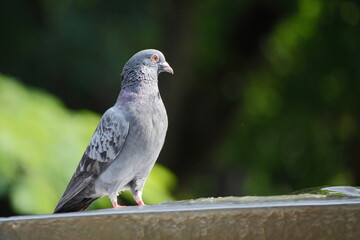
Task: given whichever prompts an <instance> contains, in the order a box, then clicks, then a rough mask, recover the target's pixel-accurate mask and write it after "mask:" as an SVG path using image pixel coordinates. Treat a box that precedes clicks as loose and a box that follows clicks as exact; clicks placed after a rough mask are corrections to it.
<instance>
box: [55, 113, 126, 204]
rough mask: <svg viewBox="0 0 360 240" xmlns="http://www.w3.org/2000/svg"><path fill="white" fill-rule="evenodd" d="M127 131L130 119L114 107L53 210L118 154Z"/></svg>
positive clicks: (106, 115)
mask: <svg viewBox="0 0 360 240" xmlns="http://www.w3.org/2000/svg"><path fill="white" fill-rule="evenodd" d="M128 131H129V122H128V121H127V120H126V119H125V116H124V115H123V113H122V112H121V111H120V110H119V109H117V108H116V107H112V108H110V109H109V110H107V111H106V112H105V113H104V115H103V117H102V118H101V120H100V123H99V125H98V126H97V128H96V130H95V132H94V135H93V136H92V138H91V140H90V143H89V145H88V146H87V148H86V150H85V153H84V155H83V157H82V159H81V161H80V163H79V165H78V167H77V169H76V171H75V173H74V175H73V177H72V178H71V180H70V183H69V185H68V186H67V188H66V190H65V193H64V195H63V197H62V198H61V199H60V201H59V203H58V206H57V207H56V209H58V208H61V207H62V206H63V205H64V204H65V203H67V202H68V201H69V200H71V199H72V198H74V197H75V196H76V195H77V194H79V192H81V191H82V190H83V189H84V188H85V187H86V186H88V185H89V184H90V183H91V182H93V181H94V180H95V179H96V178H97V177H98V176H99V175H100V174H101V173H102V172H103V171H104V170H105V169H106V168H107V167H108V166H109V165H110V164H111V163H112V162H113V161H114V160H115V159H116V157H117V156H118V155H119V154H120V152H121V149H122V147H123V146H124V142H125V139H126V137H127V134H128Z"/></svg>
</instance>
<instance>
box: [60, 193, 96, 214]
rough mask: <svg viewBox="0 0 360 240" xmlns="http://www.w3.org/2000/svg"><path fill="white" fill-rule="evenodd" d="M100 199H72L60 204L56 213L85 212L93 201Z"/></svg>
mask: <svg viewBox="0 0 360 240" xmlns="http://www.w3.org/2000/svg"><path fill="white" fill-rule="evenodd" d="M96 199H98V198H82V199H77V198H76V197H75V198H73V199H70V200H69V201H67V202H65V203H60V202H59V204H58V205H57V206H56V208H55V211H54V213H66V212H79V211H84V210H85V208H87V207H88V206H89V205H90V204H91V203H92V202H93V201H95V200H96Z"/></svg>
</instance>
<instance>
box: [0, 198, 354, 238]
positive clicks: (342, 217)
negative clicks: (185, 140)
mask: <svg viewBox="0 0 360 240" xmlns="http://www.w3.org/2000/svg"><path fill="white" fill-rule="evenodd" d="M0 239H36V240H40V239H86V240H91V239H171V240H173V239H316V240H319V239H326V240H328V239H360V198H356V197H354V198H349V197H340V198H325V197H323V196H320V195H319V196H318V195H296V196H278V197H240V198H238V197H227V198H217V199H199V200H191V201H178V202H165V203H162V204H157V205H148V206H143V207H125V208H121V209H104V210H96V211H87V212H80V213H67V214H56V215H53V214H52V215H37V216H19V217H9V218H0Z"/></svg>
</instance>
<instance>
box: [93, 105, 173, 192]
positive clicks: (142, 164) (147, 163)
mask: <svg viewBox="0 0 360 240" xmlns="http://www.w3.org/2000/svg"><path fill="white" fill-rule="evenodd" d="M121 108H122V111H123V112H124V114H125V116H126V119H127V121H128V122H129V133H128V135H127V137H126V140H125V143H124V146H123V149H122V150H121V152H120V154H119V156H118V157H117V158H116V160H115V161H114V162H113V163H112V164H111V166H109V167H108V169H106V170H105V172H104V173H103V174H101V176H99V181H98V184H97V185H98V187H101V188H103V187H104V188H106V190H105V189H104V190H105V191H106V192H112V191H121V190H122V189H123V188H124V187H125V186H126V185H127V184H128V183H129V182H131V181H132V180H133V179H135V178H143V177H146V176H147V175H148V173H149V172H150V170H151V168H152V166H153V165H154V163H155V161H156V159H157V157H158V155H159V153H160V151H161V148H162V146H163V144H164V141H165V135H166V131H167V126H168V120H167V115H166V110H165V107H164V104H163V102H162V100H161V98H159V99H155V100H154V99H150V100H144V101H132V102H131V104H125V105H123V106H122V107H121ZM115 189H116V190H115Z"/></svg>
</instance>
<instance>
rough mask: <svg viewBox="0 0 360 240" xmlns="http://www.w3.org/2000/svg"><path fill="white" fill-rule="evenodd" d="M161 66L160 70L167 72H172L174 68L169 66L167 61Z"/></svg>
mask: <svg viewBox="0 0 360 240" xmlns="http://www.w3.org/2000/svg"><path fill="white" fill-rule="evenodd" d="M161 66H162V72H168V73H171V74H174V70H173V69H172V68H171V67H170V65H169V64H168V63H167V62H163V63H162V64H161Z"/></svg>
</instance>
